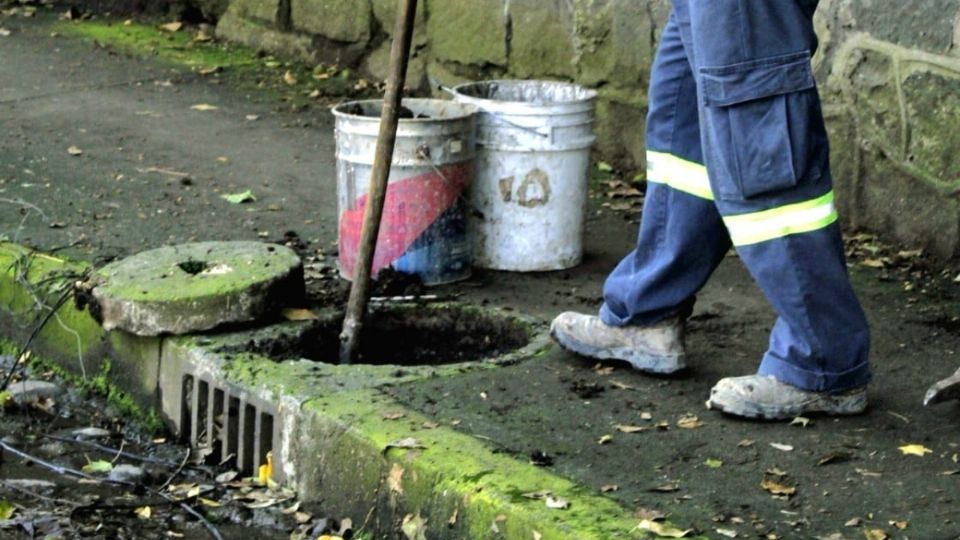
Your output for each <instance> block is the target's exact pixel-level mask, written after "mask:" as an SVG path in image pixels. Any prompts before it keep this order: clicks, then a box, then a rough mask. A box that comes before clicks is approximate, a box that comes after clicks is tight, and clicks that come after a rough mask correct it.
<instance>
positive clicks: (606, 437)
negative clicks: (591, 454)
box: [597, 435, 613, 444]
mask: <svg viewBox="0 0 960 540" xmlns="http://www.w3.org/2000/svg"><path fill="white" fill-rule="evenodd" d="M612 440H613V436H612V435H604V436H603V437H600V440H598V441H597V444H607V443H609V442H610V441H612Z"/></svg>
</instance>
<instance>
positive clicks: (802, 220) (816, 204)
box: [723, 191, 837, 246]
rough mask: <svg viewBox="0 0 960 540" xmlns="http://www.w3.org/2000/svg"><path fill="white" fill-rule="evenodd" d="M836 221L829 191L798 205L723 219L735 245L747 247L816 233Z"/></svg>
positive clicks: (831, 194)
mask: <svg viewBox="0 0 960 540" xmlns="http://www.w3.org/2000/svg"><path fill="white" fill-rule="evenodd" d="M836 220H837V209H836V207H835V206H834V204H833V192H832V191H831V192H830V193H827V194H826V195H824V196H822V197H818V198H816V199H812V200H809V201H804V202H801V203H796V204H788V205H786V206H781V207H779V208H772V209H770V210H764V211H763V212H754V213H752V214H740V215H737V216H726V217H724V218H723V222H724V223H725V224H726V225H727V230H728V231H729V232H730V239H731V240H733V245H735V246H748V245H750V244H758V243H760V242H766V241H768V240H774V239H776V238H783V237H784V236H789V235H791V234H799V233H805V232H811V231H816V230H819V229H822V228H824V227H826V226H828V225H830V224H831V223H833V222H835V221H836Z"/></svg>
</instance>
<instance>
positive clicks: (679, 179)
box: [647, 150, 713, 201]
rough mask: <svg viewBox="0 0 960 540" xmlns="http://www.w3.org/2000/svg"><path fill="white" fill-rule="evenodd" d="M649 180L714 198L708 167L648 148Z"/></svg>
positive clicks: (691, 193)
mask: <svg viewBox="0 0 960 540" xmlns="http://www.w3.org/2000/svg"><path fill="white" fill-rule="evenodd" d="M647 181H648V182H654V183H657V184H666V185H668V186H670V187H672V188H673V189H676V190H677V191H682V192H684V193H688V194H690V195H693V196H694V197H700V198H701V199H707V200H708V201H712V200H713V190H712V189H710V178H709V177H708V176H707V168H706V167H704V166H703V165H701V164H699V163H694V162H693V161H687V160H685V159H683V158H679V157H677V156H675V155H673V154H667V153H665V152H655V151H653V150H647Z"/></svg>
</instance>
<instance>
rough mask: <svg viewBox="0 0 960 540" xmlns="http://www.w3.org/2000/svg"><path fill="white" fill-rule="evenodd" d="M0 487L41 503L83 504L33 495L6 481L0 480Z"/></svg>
mask: <svg viewBox="0 0 960 540" xmlns="http://www.w3.org/2000/svg"><path fill="white" fill-rule="evenodd" d="M0 487H4V488H7V489H12V490H13V491H19V492H20V493H23V494H25V495H29V496H31V497H33V498H35V499H40V500H41V501H48V502H52V503H57V504H66V505H68V506H76V507H79V506H84V504H83V503H78V502H76V501H70V500H67V499H57V498H55V497H47V496H46V495H41V494H39V493H34V492H33V491H30V490H29V489H26V488H22V487H20V486H18V485H16V484H13V483H11V482H10V481H8V480H0Z"/></svg>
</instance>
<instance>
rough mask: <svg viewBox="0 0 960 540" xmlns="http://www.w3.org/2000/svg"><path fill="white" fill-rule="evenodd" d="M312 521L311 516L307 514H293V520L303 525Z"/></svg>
mask: <svg viewBox="0 0 960 540" xmlns="http://www.w3.org/2000/svg"><path fill="white" fill-rule="evenodd" d="M312 519H313V514H310V513H307V512H294V514H293V520H294V521H296V522H297V523H299V524H300V525H303V524H304V523H309V522H310V521H311V520H312Z"/></svg>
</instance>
